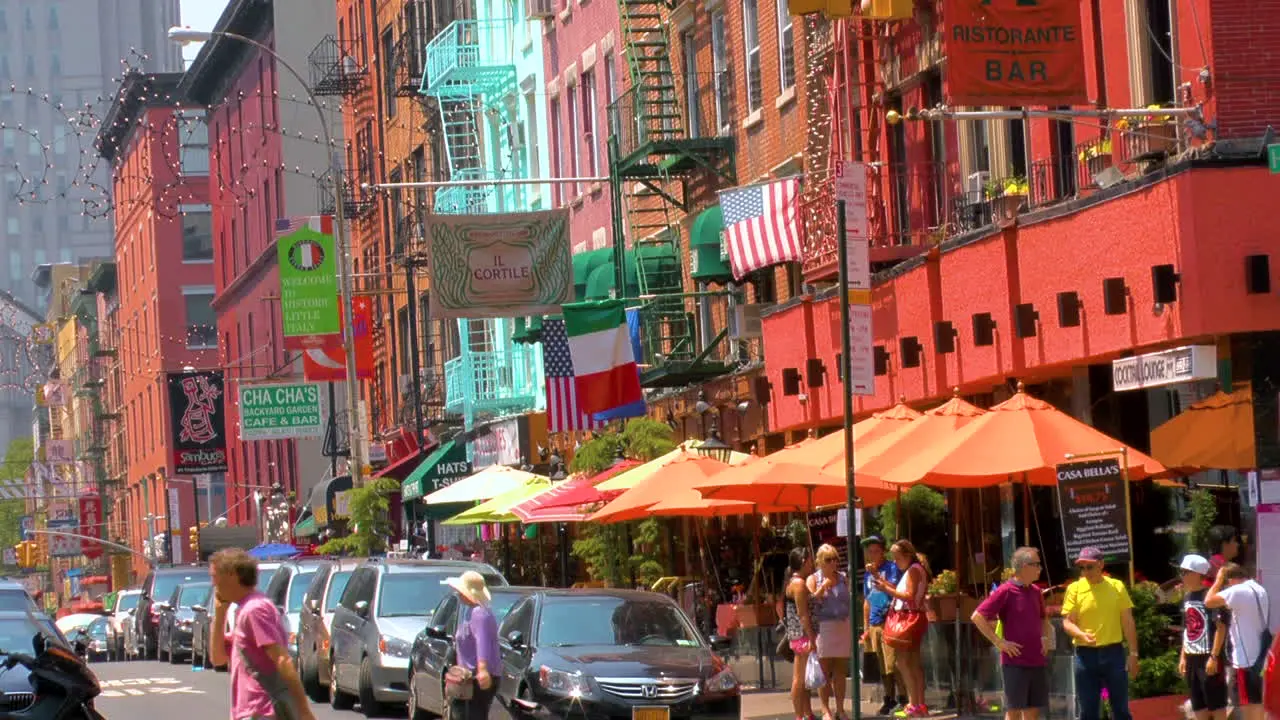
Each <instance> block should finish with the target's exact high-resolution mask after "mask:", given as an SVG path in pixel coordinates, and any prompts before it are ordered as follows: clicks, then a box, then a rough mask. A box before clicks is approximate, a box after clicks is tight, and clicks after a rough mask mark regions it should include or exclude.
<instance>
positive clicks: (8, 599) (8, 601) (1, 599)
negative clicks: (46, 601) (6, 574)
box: [0, 588, 35, 612]
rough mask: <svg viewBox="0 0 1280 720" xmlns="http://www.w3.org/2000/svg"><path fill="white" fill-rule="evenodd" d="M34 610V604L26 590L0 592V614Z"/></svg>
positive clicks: (15, 589)
mask: <svg viewBox="0 0 1280 720" xmlns="http://www.w3.org/2000/svg"><path fill="white" fill-rule="evenodd" d="M34 609H35V604H34V602H33V601H32V600H31V596H30V595H27V591H26V590H22V589H20V588H14V589H12V590H9V589H5V590H0V612H26V611H28V610H34Z"/></svg>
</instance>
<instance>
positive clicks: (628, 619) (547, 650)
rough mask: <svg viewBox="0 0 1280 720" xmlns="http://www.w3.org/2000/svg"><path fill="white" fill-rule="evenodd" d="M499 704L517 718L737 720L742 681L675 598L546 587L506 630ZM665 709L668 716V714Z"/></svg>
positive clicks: (519, 607) (716, 640)
mask: <svg viewBox="0 0 1280 720" xmlns="http://www.w3.org/2000/svg"><path fill="white" fill-rule="evenodd" d="M498 637H499V644H500V646H501V648H502V677H501V679H500V680H499V681H498V697H497V702H498V703H500V704H501V706H503V707H505V708H506V709H507V711H508V712H509V713H510V714H511V716H512V717H515V718H533V717H537V718H567V717H569V716H570V715H572V716H573V717H639V715H640V714H644V713H636V712H635V711H636V709H637V708H661V709H662V710H659V711H658V712H659V714H661V716H662V717H668V718H698V719H699V720H713V719H716V718H720V719H723V720H737V719H738V718H739V717H740V711H741V704H742V702H741V694H740V689H739V686H738V679H737V678H736V677H735V676H734V674H733V671H732V670H730V669H729V666H728V664H727V663H726V662H725V661H724V660H723V659H722V658H721V657H720V656H719V655H718V654H717V653H719V652H724V651H726V650H727V649H728V646H729V640H728V639H726V638H721V637H718V636H717V637H712V638H711V639H707V638H704V637H702V635H701V634H700V633H699V632H698V631H697V629H696V628H694V626H693V623H692V622H691V621H690V620H689V617H688V616H687V615H686V614H685V613H684V611H683V610H682V609H680V606H679V605H677V604H676V603H675V601H673V600H672V599H671V598H669V597H667V596H665V595H660V594H658V593H651V592H647V591H643V590H538V591H536V592H534V593H532V594H531V595H529V596H528V597H526V598H524V599H522V600H520V601H519V602H518V603H517V604H516V605H515V606H514V607H512V608H511V610H510V611H509V612H508V613H507V615H506V618H505V619H504V620H503V621H502V625H501V627H500V628H499V630H498ZM663 710H665V712H663Z"/></svg>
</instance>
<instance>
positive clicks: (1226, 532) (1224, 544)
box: [1204, 525, 1241, 588]
mask: <svg viewBox="0 0 1280 720" xmlns="http://www.w3.org/2000/svg"><path fill="white" fill-rule="evenodd" d="M1240 544H1241V543H1240V533H1239V532H1238V531H1237V530H1236V528H1235V526H1234V525H1214V526H1213V527H1211V528H1209V549H1210V551H1211V552H1212V553H1213V554H1212V555H1210V556H1209V572H1207V573H1205V578H1204V586H1205V587H1206V588H1207V587H1209V586H1210V585H1213V581H1214V580H1215V579H1217V577H1218V571H1219V570H1221V569H1222V566H1223V565H1226V564H1227V563H1229V562H1235V561H1236V558H1238V557H1240Z"/></svg>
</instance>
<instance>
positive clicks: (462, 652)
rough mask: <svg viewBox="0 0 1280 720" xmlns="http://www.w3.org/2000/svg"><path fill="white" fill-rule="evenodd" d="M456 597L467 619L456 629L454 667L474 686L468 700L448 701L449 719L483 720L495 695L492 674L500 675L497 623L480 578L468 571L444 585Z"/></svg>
mask: <svg viewBox="0 0 1280 720" xmlns="http://www.w3.org/2000/svg"><path fill="white" fill-rule="evenodd" d="M445 582H446V583H448V585H449V587H451V588H453V589H454V591H455V592H457V593H458V597H459V598H460V599H461V600H462V604H463V606H464V610H463V612H464V613H466V615H467V619H466V621H465V622H463V623H462V624H461V625H460V626H459V627H458V633H457V636H456V637H455V638H454V645H455V647H456V651H457V658H458V666H460V667H462V668H465V669H466V671H467V672H468V673H470V675H471V678H472V680H471V682H473V683H474V684H475V687H474V689H473V690H472V692H471V693H470V697H467V698H456V699H451V700H450V709H449V717H450V718H456V720H485V718H488V717H489V708H490V706H492V705H493V698H494V697H495V696H496V695H497V694H498V685H497V683H496V682H495V681H494V678H493V675H492V673H493V672H495V671H496V672H498V674H499V675H501V673H502V651H501V650H500V649H499V647H498V620H497V618H496V617H495V616H494V614H493V611H492V610H490V609H489V604H490V602H492V599H493V598H492V596H491V595H490V593H489V586H488V585H487V584H486V583H485V581H484V576H483V575H481V574H480V573H478V572H476V571H475V570H468V571H466V572H464V573H462V574H461V575H459V576H458V577H454V578H449V579H448V580H446V581H445Z"/></svg>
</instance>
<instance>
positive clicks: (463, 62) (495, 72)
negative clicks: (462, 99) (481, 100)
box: [422, 19, 516, 97]
mask: <svg viewBox="0 0 1280 720" xmlns="http://www.w3.org/2000/svg"><path fill="white" fill-rule="evenodd" d="M515 27H516V23H515V22H513V21H511V20H507V19H492V20H455V21H454V22H452V23H449V25H448V26H446V27H445V29H444V30H441V31H440V34H439V35H437V36H435V38H433V39H432V40H431V42H429V43H427V57H426V73H425V74H424V75H423V78H422V92H423V93H424V94H426V95H432V96H435V97H459V96H469V95H477V94H479V95H483V94H493V95H497V96H501V95H504V94H506V91H507V90H509V89H510V88H511V87H512V86H514V84H515V77H516V68H515V64H514V63H513V61H512V58H511V57H510V51H509V50H508V48H510V47H511V46H512V44H513V42H514V38H513V37H512V32H513V30H514V29H515Z"/></svg>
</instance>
